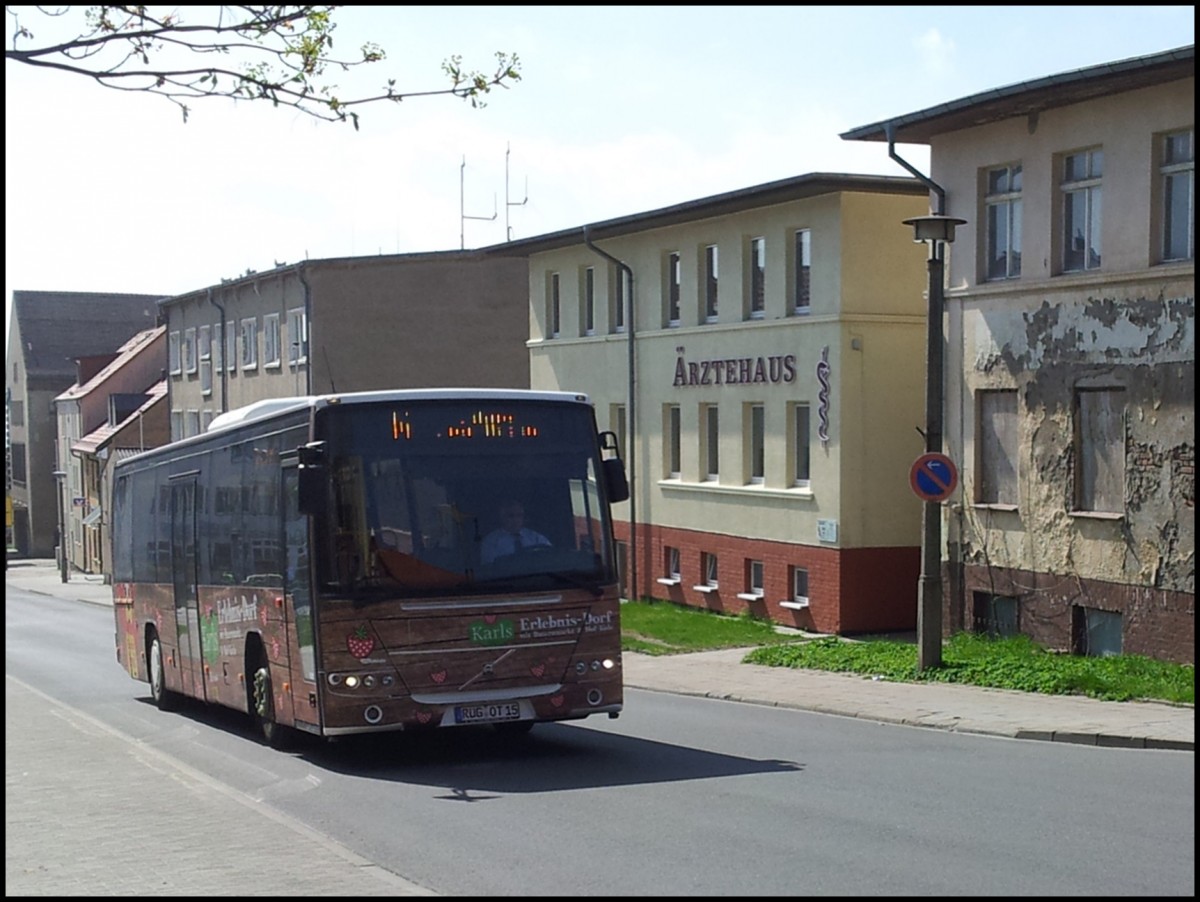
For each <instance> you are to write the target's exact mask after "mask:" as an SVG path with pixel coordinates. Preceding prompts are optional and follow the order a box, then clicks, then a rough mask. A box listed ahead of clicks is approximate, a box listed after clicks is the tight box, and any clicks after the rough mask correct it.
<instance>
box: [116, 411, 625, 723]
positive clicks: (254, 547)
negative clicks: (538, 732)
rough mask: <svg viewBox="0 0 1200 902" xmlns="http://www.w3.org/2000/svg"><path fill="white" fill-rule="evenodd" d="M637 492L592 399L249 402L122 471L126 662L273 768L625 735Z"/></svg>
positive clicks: (120, 576)
mask: <svg viewBox="0 0 1200 902" xmlns="http://www.w3.org/2000/svg"><path fill="white" fill-rule="evenodd" d="M628 493H629V489H628V485H627V482H626V478H625V474H624V469H623V465H622V463H621V460H620V458H619V456H617V453H616V440H615V437H614V436H613V435H612V433H608V432H605V433H599V432H597V429H596V421H595V414H594V411H593V407H592V404H591V402H590V400H589V398H588V397H587V396H586V395H580V394H572V393H567V392H538V391H519V390H498V389H428V390H411V391H378V392H360V393H354V394H343V395H336V394H332V395H321V396H313V397H300V398H281V399H277V400H270V401H260V402H258V403H256V404H253V405H250V406H249V407H246V408H242V409H240V410H236V411H231V412H230V413H227V414H222V415H221V416H219V417H217V418H216V419H215V420H213V422H212V425H211V426H210V427H209V429H208V431H207V432H205V433H203V434H202V435H197V436H193V437H191V438H187V439H184V440H182V441H178V442H173V443H171V444H169V445H166V446H164V447H161V448H157V449H154V450H152V451H147V452H144V453H141V454H137V455H134V456H132V457H129V458H127V459H125V460H122V461H120V462H118V463H117V464H116V465H115V469H114V483H113V517H112V539H113V596H114V611H115V616H116V645H117V659H118V660H119V661H120V662H121V664H122V665H123V666H124V667H125V669H126V670H127V671H128V672H129V674H130V676H132V677H133V678H134V679H137V680H142V681H144V682H148V683H149V685H150V692H151V695H152V697H153V699H154V701H155V702H156V703H157V704H158V706H159V707H160V708H164V709H169V708H170V707H172V705H173V704H174V703H176V702H177V701H178V700H179V698H180V697H190V698H195V699H200V700H202V701H204V702H208V703H212V704H218V705H225V706H228V707H230V708H236V709H238V710H241V711H245V712H247V713H248V714H249V715H250V716H251V717H253V718H254V719H255V720H256V721H257V722H258V724H259V725H260V727H261V729H262V732H263V735H264V737H265V738H266V741H267V742H268V743H269V744H270V745H272V746H275V747H280V746H283V745H285V744H287V742H288V740H289V739H293V738H295V736H296V731H302V732H305V733H310V734H314V735H317V736H322V737H337V736H344V735H347V734H353V733H369V732H375V731H384V730H415V729H432V728H437V727H451V726H460V725H470V724H493V725H495V726H496V727H497V728H500V729H505V730H514V731H524V730H528V729H529V728H530V727H532V726H533V724H535V723H537V722H539V721H557V720H572V719H579V718H584V717H588V716H590V715H593V714H607V715H608V716H609V717H616V716H617V715H618V714H619V713H620V711H621V707H622V704H623V696H622V675H621V630H620V599H619V595H618V581H617V574H616V569H615V558H614V552H613V548H614V545H613V536H612V522H611V517H610V511H609V506H610V504H611V503H613V502H616V501H622V500H624V499H625V498H627V497H628Z"/></svg>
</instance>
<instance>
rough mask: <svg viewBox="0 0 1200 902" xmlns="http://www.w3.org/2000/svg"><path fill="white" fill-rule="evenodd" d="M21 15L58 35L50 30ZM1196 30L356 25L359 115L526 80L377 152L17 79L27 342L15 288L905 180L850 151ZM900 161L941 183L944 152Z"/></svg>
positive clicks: (553, 11)
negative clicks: (881, 134)
mask: <svg viewBox="0 0 1200 902" xmlns="http://www.w3.org/2000/svg"><path fill="white" fill-rule="evenodd" d="M9 9H23V10H26V12H24V13H22V19H21V24H22V25H26V26H27V27H31V30H33V31H34V33H35V34H37V33H38V31H39V28H38V27H37V26H38V23H39V18H38V16H37V14H36V13H33V12H28V10H30V9H31V8H29V7H24V8H22V7H6V10H9ZM152 9H153V8H152ZM182 9H183V11H184V16H185V18H186V19H187V20H188V21H197V20H199V19H201V18H203V16H202V13H201V12H200V10H201V9H202V8H191V7H183V8H182ZM1194 19H1195V7H1194V6H1088V7H1069V6H936V5H925V6H899V7H873V6H838V7H832V6H828V7H822V6H736V7H734V6H708V7H698V6H571V7H524V6H489V7H481V6H451V7H432V6H406V7H365V6H364V7H346V8H341V9H338V10H337V11H336V12H335V13H334V21H335V22H336V23H337V29H336V31H335V32H334V39H335V47H334V49H335V52H336V53H337V55H339V56H343V55H344V56H350V55H352V53H353V50H354V49H355V48H357V47H359V46H360V45H361V44H362V43H364V42H365V41H373V42H374V43H376V44H378V45H380V46H382V48H383V49H384V51H385V52H386V54H387V59H385V60H384V61H383V62H379V63H375V64H372V65H370V66H367V67H362V68H359V69H355V70H352V71H350V72H347V73H342V72H337V73H333V75H332V77H331V79H330V80H332V81H334V82H335V83H336V84H338V86H339V88H340V89H342V94H343V96H351V95H354V94H358V95H359V96H367V95H369V94H374V93H376V92H378V90H379V89H380V88H381V86H382V85H384V84H385V83H386V81H387V80H388V79H389V78H392V79H395V83H396V87H397V90H399V91H430V90H437V89H441V88H444V87H446V86H447V84H448V83H447V80H446V78H445V76H444V75H443V74H442V70H441V64H442V62H443V60H445V59H447V58H448V57H450V56H452V55H460V56H461V57H462V60H463V64H464V66H466V67H467V68H474V69H481V70H484V69H488V68H489V67H491V66H492V64H493V63H494V61H495V54H496V53H497V52H506V53H516V54H517V56H518V57H519V59H520V70H521V80H520V81H519V82H516V83H514V85H513V87H511V88H510V89H508V90H502V89H496V90H494V91H493V92H492V93H491V94H489V95H488V96H487V97H486V98H484V99H485V102H486V106H484V107H482V108H473V107H472V106H471V105H470V103H468V102H465V101H463V100H460V99H457V98H453V97H449V96H434V97H423V98H410V99H408V100H405V101H404V102H402V103H399V104H392V103H380V104H371V105H367V106H365V107H361V108H359V114H360V128H359V130H358V131H357V132H356V131H355V130H354V129H353V127H352V126H350V125H349V124H346V123H330V122H322V121H318V120H315V119H313V118H311V117H309V116H305V115H303V114H301V113H299V112H297V111H295V110H293V109H290V108H287V107H278V108H275V107H272V106H271V105H270V104H269V103H264V102H246V101H243V102H238V103H233V102H231V101H228V100H222V99H212V100H200V101H195V102H193V103H192V104H191V114H190V116H189V119H188V121H187V122H186V123H184V122H183V119H182V116H181V114H180V112H179V110H178V108H177V107H176V106H174V105H173V104H171V103H169V102H168V101H166V100H163V99H161V98H157V97H154V96H151V95H148V94H133V93H126V92H119V91H115V90H112V89H107V88H103V87H101V86H99V85H97V84H95V83H93V82H92V81H91V80H88V79H83V78H80V77H79V76H74V75H69V74H65V73H60V72H55V71H48V70H40V69H35V68H34V67H31V66H28V65H25V64H22V63H17V62H13V61H9V60H6V61H5V80H4V83H5V332H6V336H7V330H8V320H9V316H8V314H9V309H10V307H11V299H12V292H13V291H14V290H35V291H105V292H131V293H149V294H161V295H163V296H169V295H176V294H183V293H185V292H190V291H195V290H199V289H202V288H205V287H207V286H210V285H216V284H219V283H220V281H221V280H222V279H228V278H236V277H239V276H242V275H244V274H246V272H247V271H248V270H256V271H259V272H262V271H265V270H268V269H271V268H273V267H274V266H275V265H276V264H279V263H295V262H298V261H300V260H304V259H320V258H327V257H343V256H359V255H374V254H394V253H418V252H427V251H444V250H456V249H458V248H460V247H466V248H472V247H484V246H488V245H493V244H499V243H502V242H503V241H505V240H508V239H509V238H526V237H530V236H535V235H541V234H545V233H547V232H554V231H558V230H560V229H566V228H575V227H581V226H583V225H585V224H588V223H595V222H601V221H603V220H606V219H611V218H614V217H619V216H625V215H630V214H634V213H640V212H645V211H648V210H653V209H657V208H659V207H664V206H669V205H671V204H676V203H683V202H685V201H689V200H695V199H698V198H702V197H707V196H710V195H713V194H719V193H722V192H725V191H733V190H737V189H740V188H747V187H750V186H752V185H758V184H763V183H765V182H770V181H774V180H776V179H782V178H789V177H792V176H798V175H803V174H805V173H810V172H838V173H871V174H881V175H907V174H908V173H907V172H905V171H904V170H903V169H902V168H901V167H900V166H898V165H897V164H896V163H895V162H893V161H892V160H890V159H889V158H888V155H887V146H886V144H884V143H878V142H863V141H843V140H842V139H841V138H839V137H838V136H839V134H841V133H842V132H845V131H847V130H849V129H852V128H856V127H858V126H862V125H868V124H871V123H874V122H879V121H881V120H884V119H888V118H892V117H895V116H899V115H903V114H905V113H911V112H915V111H917V110H923V109H926V108H928V107H932V106H936V105H938V104H940V103H944V102H948V101H952V100H956V99H959V98H963V97H967V96H970V95H972V94H975V93H978V92H981V91H986V90H989V89H992V88H999V87H1003V86H1005V85H1010V84H1014V83H1017V82H1022V81H1026V80H1029V79H1034V78H1041V77H1043V76H1047V75H1054V74H1058V73H1061V72H1067V71H1070V70H1073V69H1079V68H1084V67H1088V66H1094V65H1100V64H1103V63H1108V62H1113V61H1116V60H1121V59H1127V58H1129V57H1134V56H1142V55H1145V54H1150V53H1158V52H1161V51H1164V50H1169V49H1172V48H1176V47H1181V46H1185V45H1188V44H1192V43H1194V41H1195V24H1194ZM8 24H9V29H8V33H9V34H12V33H13V31H14V29H13V27H12V25H13V22H12V20H11V19H10V21H9V23H8ZM60 24H61V23H60ZM47 27H49V26H47ZM44 33H45V32H43V34H44ZM10 46H11V45H10ZM897 152H898V153H899V154H900V155H901V156H902V157H903V158H904V159H905V160H907V161H908V162H909V163H911V164H912V165H914V166H915V167H916V168H917V169H918V170H920V171H922V172H928V161H929V154H928V150H927V148H925V147H924V146H921V145H898V146H897Z"/></svg>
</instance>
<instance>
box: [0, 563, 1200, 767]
mask: <svg viewBox="0 0 1200 902" xmlns="http://www.w3.org/2000/svg"><path fill="white" fill-rule="evenodd" d="M6 577H7V582H8V583H10V584H12V585H14V586H17V587H19V588H22V589H28V590H30V591H33V592H41V593H44V594H47V595H54V596H57V597H60V598H71V599H77V600H79V601H86V602H90V603H93V604H105V605H111V604H112V593H111V588H110V587H109V586H107V585H105V584H104V583H103V581H102V579H101V578H100V577H98V576H88V575H84V574H81V573H72V574H70V577H69V581H68V582H67V583H63V582H62V577H61V574H60V573H59V571H58V569H57V568H56V567H55V565H54V562H53V561H48V560H13V561H10V562H9V568H8V571H7V574H6ZM746 651H747V649H737V648H733V649H724V650H722V651H712V652H700V653H696V654H687V655H668V656H651V655H640V654H634V653H626V654H625V655H624V667H625V685H626V686H628V687H631V688H635V689H651V690H654V691H657V692H673V693H676V694H680V695H697V696H704V697H707V698H720V699H728V700H730V701H738V702H751V703H754V704H761V705H774V706H778V707H782V708H798V709H801V710H805V711H818V712H821V713H824V714H836V715H840V716H843V717H858V718H862V719H864V720H874V721H879V722H883V723H898V724H908V725H910V726H920V727H934V728H937V729H942V730H955V731H958V732H963V733H988V734H992V735H997V736H1009V737H1012V738H1015V739H1039V740H1044V741H1054V742H1075V743H1082V744H1085V745H1100V746H1114V747H1124V748H1154V749H1183V750H1190V751H1195V735H1196V712H1195V708H1193V707H1184V706H1175V705H1168V704H1159V703H1153V702H1102V701H1097V700H1095V699H1091V698H1083V697H1078V696H1064V695H1038V694H1036V693H1029V692H1009V691H1006V690H1001V689H980V688H976V687H972V686H956V685H948V684H939V683H891V682H887V681H884V680H878V681H877V680H870V679H866V678H863V677H859V676H853V675H847V674H839V673H827V672H824V671H813V670H792V669H789V668H782V667H765V666H761V665H757V664H742V663H741V659H742V657H743V656H744V655H745V653H746Z"/></svg>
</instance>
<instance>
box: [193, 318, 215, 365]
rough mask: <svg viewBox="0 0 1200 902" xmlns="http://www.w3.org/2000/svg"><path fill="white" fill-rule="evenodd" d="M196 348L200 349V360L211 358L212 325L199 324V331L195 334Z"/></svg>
mask: <svg viewBox="0 0 1200 902" xmlns="http://www.w3.org/2000/svg"><path fill="white" fill-rule="evenodd" d="M196 343H197V348H198V349H199V351H200V359H201V360H211V359H212V327H211V326H201V327H200V331H199V332H198V333H197V334H196Z"/></svg>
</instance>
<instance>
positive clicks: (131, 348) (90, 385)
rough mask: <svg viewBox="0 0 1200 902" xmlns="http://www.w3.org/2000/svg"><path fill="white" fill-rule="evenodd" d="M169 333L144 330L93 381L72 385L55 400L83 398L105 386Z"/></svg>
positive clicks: (126, 344) (123, 346)
mask: <svg viewBox="0 0 1200 902" xmlns="http://www.w3.org/2000/svg"><path fill="white" fill-rule="evenodd" d="M166 331H167V327H166V326H155V327H154V328H153V329H143V330H142V331H141V332H138V333H137V334H136V335H134V336H133V338H131V339H129V341H127V342H125V344H123V345H121V347H120V348H118V349H117V356H116V357H114V358H113V359H112V360H111V361H110V362H109V363H108V365H107V366H105V367H104V369H102V370H100V372H98V373H96V375H94V376H93V377H92V378H91V379H89V380H88V381H87V382H85V383H84V384H83V385H72V386H71V387H70V388H68V389H67V390H66V391H65V392H63V393H62V394H61V395H59V396H58V397H57V398H55V399H54V400H56V401H66V400H70V399H71V398H83V397H86V396H87V395H88V394H90V393H91V392H93V391H95V390H96V389H98V388H100V387H101V386H103V385H104V383H105V382H107V381H108V379H109V378H110V377H111V376H112V375H113V374H114V373H116V372H117V371H118V370H120V369H121V367H123V366H126V365H128V364H129V363H131V362H132V361H133V360H135V359H136V358H137V356H138V354H140V353H141V352H142V350H143V349H144V348H146V347H147V346H148V345H150V344H151V343H153V342H154V340H155V339H156V338H158V337H159V336H160V335H162V334H163V333H164V332H166Z"/></svg>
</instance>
